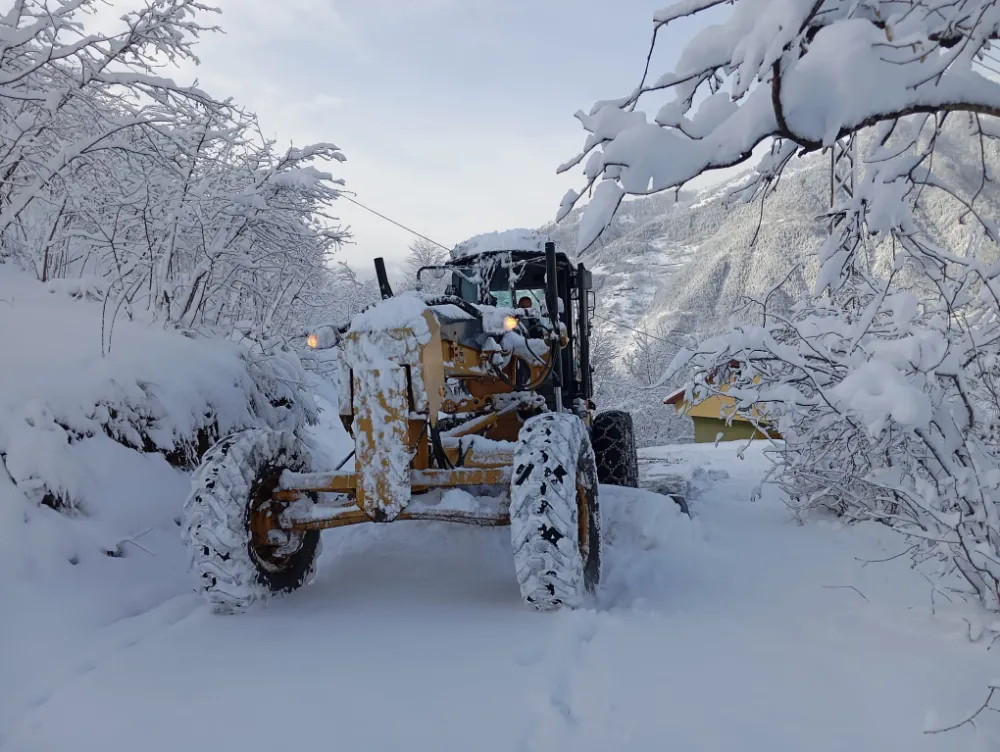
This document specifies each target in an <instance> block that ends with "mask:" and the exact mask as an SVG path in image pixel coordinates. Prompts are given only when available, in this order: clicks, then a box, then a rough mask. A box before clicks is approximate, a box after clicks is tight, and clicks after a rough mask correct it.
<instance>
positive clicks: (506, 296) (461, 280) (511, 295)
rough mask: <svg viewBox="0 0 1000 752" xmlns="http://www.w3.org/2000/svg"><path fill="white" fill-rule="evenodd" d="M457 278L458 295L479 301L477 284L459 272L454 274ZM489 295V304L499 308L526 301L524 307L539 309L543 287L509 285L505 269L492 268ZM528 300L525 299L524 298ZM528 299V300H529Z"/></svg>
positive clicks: (542, 298) (542, 297) (470, 300)
mask: <svg viewBox="0 0 1000 752" xmlns="http://www.w3.org/2000/svg"><path fill="white" fill-rule="evenodd" d="M455 276H456V277H457V278H458V279H457V282H458V284H457V285H456V287H457V290H458V296H459V297H460V298H462V299H463V300H467V301H468V302H470V303H480V302H482V299H481V297H480V294H479V286H478V285H477V284H476V283H474V282H471V281H469V280H468V279H466V277H465V276H464V275H463V274H461V273H459V274H456V275H455ZM490 297H491V298H492V299H491V300H489V301H488V302H489V304H491V305H495V306H499V307H500V308H516V307H519V304H520V303H521V302H522V301H523V302H526V303H528V305H527V306H526V307H529V308H534V309H536V310H540V309H541V308H542V307H543V305H544V301H545V289H544V288H542V287H515V288H514V289H513V290H512V289H511V287H510V275H509V273H508V270H507V269H504V268H497V269H494V270H493V275H492V276H491V277H490ZM525 298H527V299H528V300H527V301H525V300H524V299H525ZM529 301H530V302H529Z"/></svg>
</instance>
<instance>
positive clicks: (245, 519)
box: [183, 231, 638, 612]
mask: <svg viewBox="0 0 1000 752" xmlns="http://www.w3.org/2000/svg"><path fill="white" fill-rule="evenodd" d="M376 272H377V276H378V281H379V288H380V291H381V297H382V300H381V301H379V302H378V303H376V304H374V305H372V306H370V307H369V308H368V309H366V310H364V311H362V312H361V313H360V314H359V315H357V316H356V317H355V318H354V319H353V320H352V321H351V322H349V323H347V324H344V325H340V326H337V325H331V326H326V327H321V328H319V329H317V330H316V331H314V332H313V333H312V334H310V335H309V337H308V345H309V347H312V348H314V349H328V348H336V356H337V363H338V367H339V372H340V377H339V385H338V395H339V412H340V418H341V421H342V422H343V425H344V427H345V428H346V429H347V431H348V432H349V433H350V434H351V435H352V437H353V439H354V451H353V452H352V453H351V455H349V456H348V458H347V460H344V461H343V462H342V463H341V466H340V467H337V468H335V469H328V470H317V469H316V468H314V467H312V465H311V462H312V461H311V459H310V454H309V452H308V451H307V450H306V448H305V447H304V446H303V444H302V443H301V442H300V441H299V440H298V439H296V437H295V436H294V435H293V434H292V433H290V432H283V431H268V430H256V429H254V430H249V431H243V432H240V433H236V434H233V435H231V436H227V437H226V438H224V439H222V440H221V441H219V442H218V443H217V444H216V445H215V446H214V447H212V448H211V449H210V450H209V451H208V452H207V453H206V455H205V457H204V459H203V461H202V464H201V466H200V467H199V468H198V470H197V471H196V472H195V474H194V478H193V487H192V491H191V494H190V496H189V497H188V500H187V502H186V504H185V513H186V521H185V524H184V528H183V530H184V537H185V539H186V542H187V544H188V547H189V551H190V555H191V564H192V569H193V571H194V573H195V576H196V578H197V580H198V584H199V588H200V590H201V592H202V593H203V594H204V596H205V597H206V598H207V600H208V601H209V602H210V603H211V605H212V606H213V608H214V610H216V611H218V612H237V611H241V610H244V609H245V608H247V607H248V606H250V605H251V604H252V603H254V602H256V601H260V600H263V599H266V598H268V597H270V596H271V595H273V594H275V593H281V592H288V591H291V590H294V589H296V588H298V587H300V586H302V585H303V584H305V583H306V582H308V580H309V579H310V578H311V576H312V573H313V571H314V568H315V564H316V560H317V558H318V556H319V551H320V539H319V536H320V531H322V530H324V529H327V528H334V527H341V526H344V525H354V524H358V523H363V522H375V523H388V522H396V521H401V520H439V521H447V522H460V523H467V524H473V525H509V526H510V529H511V542H512V548H513V557H514V573H515V575H516V577H517V581H518V583H519V584H520V589H521V594H522V597H523V599H524V600H525V601H526V602H527V603H529V604H531V605H532V606H534V607H535V608H538V609H552V608H557V607H560V606H569V607H573V606H577V605H580V604H582V603H584V602H585V601H586V600H587V598H588V597H590V596H592V595H593V593H594V592H595V591H596V589H597V587H598V584H599V581H600V574H601V516H600V507H599V498H598V497H599V484H601V483H604V484H616V485H626V486H635V485H637V476H638V470H637V459H636V450H635V440H634V436H633V433H632V420H631V416H629V415H628V413H624V412H621V411H608V412H605V413H601V414H596V415H595V413H594V408H595V405H594V403H593V401H592V384H591V365H590V348H589V334H590V323H591V317H592V314H593V301H594V293H593V291H592V289H591V288H592V283H591V274H590V272H589V271H588V270H587V269H586V268H585V267H584V265H583V264H578V265H574V264H573V263H571V262H570V260H569V258H568V257H567V256H566V255H565V254H563V253H557V252H556V249H555V245H554V243H552V242H549V241H548V240H547V239H546V238H545V236H540V235H538V234H537V233H532V232H530V231H508V232H507V233H491V234H489V235H485V236H477V237H476V238H473V239H471V240H470V241H466V243H465V244H462V245H459V246H457V247H456V249H455V250H454V251H452V258H451V260H450V261H449V262H448V263H447V264H445V265H443V266H439V267H425V268H423V269H421V270H420V272H419V273H418V279H421V280H423V279H424V278H430V279H432V280H433V279H434V278H436V279H438V280H439V281H442V280H448V281H449V284H448V287H447V288H446V289H445V290H444V292H443V293H441V294H431V293H427V292H420V291H415V292H409V293H404V294H401V295H393V293H392V290H391V288H390V286H389V282H388V278H387V276H386V273H385V266H384V264H383V263H382V260H381V259H376ZM345 465H346V467H345Z"/></svg>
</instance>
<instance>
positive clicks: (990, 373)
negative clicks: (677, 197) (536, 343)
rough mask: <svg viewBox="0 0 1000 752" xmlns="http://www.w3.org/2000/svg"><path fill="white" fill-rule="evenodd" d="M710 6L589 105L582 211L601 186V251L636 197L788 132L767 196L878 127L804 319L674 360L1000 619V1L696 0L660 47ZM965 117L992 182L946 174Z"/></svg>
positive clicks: (664, 16)
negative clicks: (804, 161)
mask: <svg viewBox="0 0 1000 752" xmlns="http://www.w3.org/2000/svg"><path fill="white" fill-rule="evenodd" d="M724 5H728V6H730V9H729V10H728V13H727V14H720V11H722V10H723V7H722V6H724ZM705 16H707V17H709V20H710V21H714V22H711V23H710V24H709V25H708V26H707V27H705V28H702V29H701V30H699V31H697V32H696V33H694V34H693V35H692V37H691V38H690V41H689V42H688V43H687V45H686V47H685V49H684V50H683V52H682V53H681V55H680V58H679V60H678V62H677V63H676V66H675V67H674V69H673V70H671V71H666V72H663V73H659V72H657V71H653V70H651V69H650V66H651V63H647V70H646V72H645V74H644V75H643V78H642V80H641V83H640V85H639V86H638V87H637V88H636V89H635V90H633V91H632V92H631V93H629V94H628V95H626V96H625V97H623V98H621V99H619V100H613V101H609V102H599V103H598V104H597V105H595V106H594V108H593V109H592V110H591V111H590V112H589V113H578V117H579V119H580V120H581V122H582V123H583V125H584V127H585V129H586V130H587V131H588V132H589V136H588V138H587V141H586V144H585V146H584V149H583V151H582V152H581V153H580V154H579V155H578V156H577V157H576V158H574V159H573V160H571V161H570V162H569V163H567V164H566V165H563V167H562V168H561V169H562V170H566V169H570V168H571V167H573V166H575V165H578V164H581V163H583V162H584V160H586V162H585V166H584V174H585V178H586V190H585V191H582V192H579V193H578V192H576V191H571V192H569V193H568V194H567V196H566V197H565V199H564V201H563V205H562V208H561V210H560V216H564V215H565V214H567V213H568V212H569V211H570V210H571V209H572V207H573V206H574V205H575V204H576V203H577V202H578V201H579V200H580V198H581V197H582V196H583V195H584V194H585V193H592V196H593V198H592V200H591V202H590V204H589V206H588V207H587V208H586V210H585V214H584V217H583V220H582V221H581V225H580V233H579V238H578V250H580V251H585V250H586V249H588V248H589V247H590V246H591V245H592V244H593V243H594V242H595V240H596V239H597V238H598V237H599V236H600V234H601V232H602V230H603V228H605V227H606V226H607V225H608V223H609V221H610V219H611V217H612V216H613V215H614V213H615V211H616V209H617V207H618V205H619V204H620V202H621V200H622V198H623V197H624V196H625V195H627V194H633V195H641V194H649V193H656V192H659V191H664V190H668V189H676V188H679V187H680V186H682V185H684V184H685V183H686V182H688V181H689V180H691V179H693V178H695V177H698V176H700V175H704V174H706V173H710V172H712V171H713V170H718V169H721V168H726V167H731V166H734V165H738V164H743V163H746V162H747V161H748V160H749V159H750V157H751V155H752V152H753V150H754V148H755V147H757V146H759V145H761V144H765V143H767V142H769V143H770V148H769V152H768V153H767V154H766V156H765V157H764V159H763V160H762V161H761V163H760V164H759V165H758V166H757V168H756V175H755V177H754V178H753V179H752V180H750V181H749V182H747V183H745V184H743V185H742V186H740V188H739V189H738V190H737V192H736V194H735V195H736V197H738V198H742V199H744V200H753V199H759V200H762V201H763V200H764V199H766V197H767V196H768V195H769V194H770V193H771V192H773V191H774V190H775V188H776V186H777V184H778V181H779V179H780V178H781V176H782V173H783V171H784V170H785V168H786V167H787V166H788V165H789V164H790V163H791V162H792V160H793V159H795V158H796V156H801V155H804V154H807V153H810V152H815V151H817V150H822V149H825V148H828V147H830V146H832V145H833V143H834V142H835V141H836V140H837V139H840V138H842V137H846V136H849V135H851V134H858V161H859V163H860V165H859V176H858V183H857V185H856V186H855V190H854V192H853V195H847V194H846V193H845V195H843V196H840V197H839V198H838V200H837V201H836V203H835V205H834V206H833V207H832V209H831V211H830V214H829V216H828V217H827V218H826V221H829V222H831V223H832V224H833V226H834V230H833V232H831V233H830V237H829V239H828V240H827V241H826V242H825V243H824V244H823V245H822V246H821V247H820V248H818V249H811V250H814V251H815V252H816V253H817V259H816V261H817V268H818V279H817V283H816V287H815V290H814V293H815V294H814V296H813V297H811V298H810V299H807V300H802V301H799V302H798V303H797V304H795V305H794V306H793V307H792V310H791V312H789V311H788V305H787V301H785V304H784V305H782V306H776V305H775V304H774V303H775V301H776V300H777V299H778V297H780V296H777V295H775V296H767V297H763V298H761V299H760V300H758V301H755V302H751V304H750V305H751V306H752V307H753V308H754V311H753V312H754V314H755V315H756V317H757V318H756V319H752V318H751V319H749V320H755V321H759V322H760V323H759V324H745V325H739V326H738V327H737V328H735V329H734V330H733V331H732V332H731V333H729V334H727V335H724V336H721V337H719V338H715V339H712V340H710V341H708V342H705V343H703V344H702V345H701V346H700V347H698V348H696V351H695V352H685V353H682V355H681V356H680V357H679V358H678V359H677V360H676V361H675V364H674V367H675V369H676V368H680V367H688V368H690V369H691V371H690V372H691V373H692V374H693V377H692V382H691V384H690V387H689V395H690V396H691V397H692V398H694V399H696V400H697V399H700V398H703V397H705V396H708V395H709V394H712V393H714V392H715V390H717V389H718V388H719V385H720V384H724V383H730V382H732V387H731V389H730V392H729V393H730V394H733V395H734V396H736V397H737V398H738V399H739V400H741V404H742V406H743V407H744V408H749V406H750V405H751V404H754V403H764V404H765V405H766V406H767V407H768V414H769V417H772V418H774V417H777V419H778V428H779V430H780V431H781V433H782V435H783V436H784V438H785V439H786V441H785V443H784V445H783V449H781V450H780V451H778V452H777V453H776V454H775V455H774V456H775V462H776V468H775V469H776V471H777V476H776V477H777V478H778V480H779V482H781V483H782V484H783V485H784V486H785V488H786V490H787V491H788V492H789V495H790V496H791V498H792V499H793V503H795V504H797V505H799V506H801V507H809V506H812V505H814V504H817V503H822V504H830V505H833V506H835V507H836V508H838V509H839V510H840V511H841V512H842V513H844V514H846V515H848V516H851V517H854V518H875V519H879V520H882V521H885V522H887V523H889V524H892V525H893V526H895V527H896V528H897V529H899V530H900V531H902V532H903V533H905V534H906V535H907V536H909V537H910V539H911V541H912V542H913V543H914V544H915V545H914V547H913V549H912V550H913V551H914V553H915V555H916V556H917V557H918V558H919V559H921V560H922V561H924V562H929V561H936V562H939V563H940V564H941V565H942V569H943V570H944V571H943V574H948V575H951V574H958V575H960V577H961V578H963V579H964V582H965V584H966V585H967V589H968V591H969V592H971V593H972V594H974V595H975V596H976V597H977V598H978V599H979V600H980V602H981V603H982V604H983V605H985V606H986V607H987V608H990V609H994V610H996V609H1000V505H998V502H1000V449H998V445H997V442H996V435H997V432H998V418H1000V391H998V389H1000V383H998V375H1000V347H998V342H1000V279H998V276H1000V265H998V264H997V263H996V262H997V259H998V258H1000V254H998V248H997V242H998V240H1000V231H998V226H997V223H996V222H995V218H994V217H991V216H987V215H985V214H984V213H983V212H982V211H980V210H979V207H978V205H977V198H978V196H979V195H980V193H981V191H982V187H983V186H984V185H985V183H986V182H987V181H990V180H992V179H993V175H994V167H993V165H995V164H996V159H997V155H998V151H1000V149H998V139H1000V124H998V122H997V120H996V119H995V118H996V116H997V115H1000V84H998V83H997V82H996V81H994V80H993V79H992V78H991V77H990V76H989V71H988V68H989V66H990V63H991V60H992V55H993V53H992V52H991V43H992V41H993V40H995V39H996V38H997V35H998V31H1000V4H997V3H995V2H986V1H983V0H974V1H965V0H959V2H942V1H939V0H932V1H931V2H926V1H923V0H921V2H917V1H916V0H901V1H891V2H889V1H886V2H882V1H877V0H861V2H842V1H840V0H809V1H808V2H806V1H805V0H791V1H790V2H782V3H774V2H769V1H768V0H734V1H733V2H729V3H722V2H719V0H691V1H690V2H689V1H685V2H679V3H676V4H675V5H673V6H671V7H669V8H666V9H665V10H663V11H661V12H659V13H657V14H656V18H655V21H654V24H655V32H654V36H653V43H652V50H650V55H649V57H648V58H647V59H648V60H654V59H656V56H655V55H653V54H652V52H653V51H654V50H655V48H656V47H657V38H658V34H659V33H660V32H661V31H662V30H663V28H665V27H666V26H668V25H673V24H677V23H682V22H684V19H688V20H690V19H692V18H693V19H696V20H697V19H699V18H701V17H705ZM654 92H655V93H656V94H657V95H658V96H660V97H663V96H665V97H666V98H667V101H666V103H665V104H663V105H662V106H661V107H659V109H658V111H657V112H656V113H655V116H654V118H653V120H652V121H650V120H649V118H648V116H647V115H646V113H644V112H642V111H641V110H640V105H641V104H642V103H643V102H644V101H648V97H649V95H650V94H652V93H654ZM945 128H949V129H955V131H956V132H959V133H964V137H965V138H967V139H970V140H971V141H972V142H973V143H974V144H976V147H977V150H978V153H979V157H980V158H979V159H978V163H977V164H973V165H969V170H968V171H966V172H964V173H963V174H964V175H965V176H968V175H970V174H971V175H972V176H973V177H972V179H968V180H962V181H952V182H948V181H944V180H942V179H940V178H939V177H938V176H937V175H936V174H935V171H934V157H935V146H936V143H937V139H938V137H939V135H940V134H941V133H942V132H943V129H945ZM932 196H933V197H934V199H933V200H937V201H946V202H950V203H951V204H952V206H953V209H954V216H955V222H956V224H955V227H956V228H960V229H957V230H955V231H954V232H950V233H949V234H948V235H947V236H945V237H942V236H941V235H940V234H936V233H933V232H931V231H930V230H929V228H927V227H926V226H924V225H923V224H922V223H921V222H920V221H919V216H920V213H919V207H920V204H921V202H922V201H927V200H930V197H932ZM779 308H780V309H781V310H778V309H779ZM734 364H735V367H733V365H734ZM709 375H711V376H712V378H711V379H709Z"/></svg>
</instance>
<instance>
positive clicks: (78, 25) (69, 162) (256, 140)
mask: <svg viewBox="0 0 1000 752" xmlns="http://www.w3.org/2000/svg"><path fill="white" fill-rule="evenodd" d="M97 4H98V2H97V0H19V1H18V2H15V3H14V4H13V6H12V7H11V9H10V10H9V11H8V12H7V13H6V14H5V15H3V16H2V17H0V133H2V134H3V137H2V138H0V175H2V176H3V180H2V184H0V261H3V260H5V259H6V260H10V259H13V260H16V261H17V262H19V263H21V264H23V265H24V266H26V267H29V268H33V269H34V270H35V272H36V274H37V275H38V277H39V279H41V280H43V281H47V280H51V279H54V278H60V277H81V276H87V277H89V278H91V279H94V280H96V284H97V286H98V287H99V288H100V289H101V290H103V293H104V295H105V296H106V302H107V306H106V308H107V311H108V317H107V318H108V321H107V325H106V327H105V329H106V331H105V342H104V343H103V345H104V347H105V348H107V347H110V346H111V345H110V342H111V338H112V336H113V329H114V322H115V320H116V318H117V317H118V316H119V315H123V314H124V315H128V316H132V315H133V314H134V312H135V311H137V310H142V311H144V312H148V314H150V315H153V316H154V317H156V318H158V319H160V320H163V321H165V322H167V323H169V324H170V325H172V326H177V327H182V328H202V327H209V328H212V329H216V330H220V331H221V332H222V333H233V332H239V333H242V334H243V335H244V336H246V337H249V338H250V339H251V340H252V341H254V342H257V343H259V344H260V345H261V346H263V347H265V348H266V347H268V346H269V345H270V343H272V342H274V341H276V340H275V338H276V337H278V338H279V339H280V337H281V335H282V333H283V332H285V333H287V331H288V330H289V326H290V325H292V324H295V323H299V322H301V320H304V319H308V318H310V317H311V316H312V312H313V311H314V310H315V309H317V308H324V307H327V306H328V305H329V304H330V302H331V300H332V299H331V298H330V289H329V282H330V275H329V273H328V272H327V264H328V262H329V260H330V257H331V254H332V253H333V252H334V251H335V250H336V249H337V248H338V247H339V245H340V243H341V242H342V241H343V240H344V239H345V238H346V237H347V234H346V232H345V231H344V230H343V229H342V228H341V227H340V226H339V224H338V223H337V221H336V219H335V218H333V217H330V216H329V215H328V207H329V205H330V203H331V202H332V201H333V200H334V199H336V198H337V196H338V191H337V184H338V183H339V181H336V180H334V179H333V178H332V176H331V175H329V174H327V173H325V172H322V171H320V170H319V169H317V167H316V166H315V164H314V163H315V162H317V161H324V162H330V161H341V160H343V159H344V157H343V155H342V154H341V153H340V151H339V150H338V149H337V148H336V147H335V146H333V145H332V144H316V145H313V146H308V147H305V148H301V149H297V148H290V149H288V150H286V151H284V152H277V151H276V150H275V148H274V147H275V144H274V142H273V141H269V140H267V139H265V138H264V137H263V136H262V135H261V131H260V128H259V127H258V125H257V122H256V118H255V117H254V116H253V115H250V114H247V113H244V112H241V111H240V110H238V109H237V108H236V107H235V106H234V105H233V104H232V103H231V102H229V101H222V100H218V99H215V98H213V97H212V96H211V95H209V94H208V93H206V92H204V91H202V90H201V89H199V88H197V87H193V86H181V85H179V84H177V83H175V82H173V81H171V80H170V79H167V78H164V77H162V76H160V75H158V69H160V68H162V64H163V62H164V61H169V62H178V61H182V60H195V58H194V55H193V51H192V46H193V44H194V42H195V40H196V39H197V37H198V34H199V33H201V32H203V31H207V30H210V28H211V27H207V26H204V25H203V24H202V23H201V22H200V20H199V19H200V18H201V17H202V16H204V15H205V14H206V13H208V12H210V11H212V10H213V9H212V8H209V7H208V6H205V5H203V4H201V3H199V2H196V1H195V0H157V1H156V2H151V3H149V4H148V5H146V6H145V7H144V8H142V9H140V10H137V11H133V12H129V13H127V14H126V15H125V16H124V17H123V19H122V20H123V26H122V28H121V30H120V31H118V32H115V33H111V34H103V33H100V32H93V33H85V31H84V29H83V21H84V20H85V18H86V17H87V15H88V14H89V13H90V12H91V11H93V10H94V9H95V8H96V6H97Z"/></svg>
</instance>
